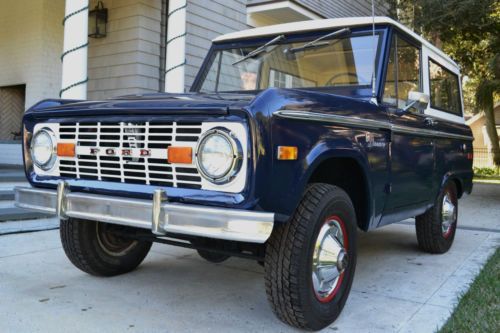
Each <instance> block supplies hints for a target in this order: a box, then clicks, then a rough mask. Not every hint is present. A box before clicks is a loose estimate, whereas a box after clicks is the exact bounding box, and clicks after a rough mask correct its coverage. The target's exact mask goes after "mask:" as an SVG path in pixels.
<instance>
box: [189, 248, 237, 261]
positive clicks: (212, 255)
mask: <svg viewBox="0 0 500 333" xmlns="http://www.w3.org/2000/svg"><path fill="white" fill-rule="evenodd" d="M197 251H198V254H199V255H200V257H202V258H203V259H205V260H206V261H210V262H213V263H214V264H218V263H221V262H223V261H226V260H227V259H229V258H230V256H228V255H225V254H221V253H216V252H212V251H206V250H197Z"/></svg>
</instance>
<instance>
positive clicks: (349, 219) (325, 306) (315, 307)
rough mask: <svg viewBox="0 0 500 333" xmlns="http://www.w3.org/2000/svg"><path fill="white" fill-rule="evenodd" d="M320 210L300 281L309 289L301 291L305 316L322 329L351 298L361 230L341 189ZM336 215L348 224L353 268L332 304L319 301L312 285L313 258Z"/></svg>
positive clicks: (311, 230)
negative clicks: (327, 223)
mask: <svg viewBox="0 0 500 333" xmlns="http://www.w3.org/2000/svg"><path fill="white" fill-rule="evenodd" d="M316 208H317V209H316V210H315V213H314V214H313V215H312V216H311V219H310V222H311V223H314V224H313V226H312V227H311V228H309V229H308V232H307V241H306V244H307V248H306V249H305V251H304V255H303V256H301V259H300V267H304V269H303V270H301V274H300V279H301V280H302V281H301V285H303V286H306V288H304V289H303V290H302V291H301V294H302V295H301V296H302V299H303V300H304V301H305V306H304V309H305V315H306V316H308V317H309V321H310V322H314V321H316V325H314V326H316V327H319V328H321V327H324V326H326V325H328V324H330V323H331V322H332V321H333V320H335V319H336V318H337V316H338V315H339V314H340V312H341V311H342V308H343V307H344V304H345V302H346V300H347V297H348V295H349V292H350V289H351V285H352V280H353V278H354V272H355V268H356V259H357V243H356V238H357V237H356V232H357V227H356V215H355V211H354V208H353V206H352V203H351V201H350V199H349V196H348V195H347V194H346V193H345V192H344V191H343V190H340V189H339V188H336V191H333V192H329V193H328V195H326V196H324V197H323V198H322V200H321V202H320V203H319V204H318V206H317V207H316ZM332 215H335V216H338V217H339V218H340V219H341V220H342V222H343V223H344V226H345V229H346V232H347V240H348V249H347V253H348V258H349V265H348V267H347V269H346V270H345V271H344V277H343V280H342V283H341V285H340V287H339V289H338V290H337V292H336V294H335V296H334V297H333V298H332V299H331V300H330V301H329V302H327V303H322V302H320V301H319V300H318V299H317V298H316V295H315V292H314V289H313V285H312V258H313V252H314V244H315V241H316V239H317V237H318V234H319V231H320V229H321V227H322V226H323V224H324V223H325V221H326V219H327V218H328V217H330V216H332Z"/></svg>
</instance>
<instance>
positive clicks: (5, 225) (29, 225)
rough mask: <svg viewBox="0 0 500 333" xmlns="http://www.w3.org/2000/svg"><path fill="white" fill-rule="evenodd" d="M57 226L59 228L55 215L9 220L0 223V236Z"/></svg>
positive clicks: (49, 228) (51, 228) (50, 228)
mask: <svg viewBox="0 0 500 333" xmlns="http://www.w3.org/2000/svg"><path fill="white" fill-rule="evenodd" d="M57 228H59V219H57V218H55V217H53V218H48V219H37V220H25V221H9V222H2V223H0V236H3V235H10V234H19V233H24V232H34V231H44V230H53V229H57Z"/></svg>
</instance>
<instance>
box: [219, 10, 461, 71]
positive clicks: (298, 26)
mask: <svg viewBox="0 0 500 333" xmlns="http://www.w3.org/2000/svg"><path fill="white" fill-rule="evenodd" d="M372 23H373V17H372V16H364V17H343V18H334V19H322V20H307V21H300V22H291V23H283V24H276V25H269V26H265V27H258V28H253V29H247V30H242V31H236V32H231V33H228V34H225V35H222V36H219V37H217V38H215V39H214V40H213V42H226V41H231V40H237V39H247V38H254V37H262V36H269V35H278V34H285V33H294V32H305V31H315V30H326V29H330V28H343V27H353V26H362V25H370V24H372ZM383 23H385V24H389V25H393V26H395V27H397V28H398V29H400V30H402V31H404V32H405V33H407V34H408V35H410V36H412V37H413V38H415V39H416V40H418V41H420V42H421V43H422V45H424V46H425V47H427V48H429V49H431V50H432V51H434V52H435V53H437V54H438V55H440V56H441V57H443V58H445V59H446V60H447V61H449V62H450V63H451V64H453V65H454V66H456V67H457V68H458V67H459V66H458V64H457V63H456V62H454V61H453V60H452V59H451V58H450V57H449V56H448V55H446V53H444V52H443V51H441V50H440V49H438V48H437V47H435V46H434V45H432V44H431V43H429V42H428V41H427V40H425V39H424V38H422V37H421V36H420V35H418V34H416V33H415V32H414V31H412V30H410V29H409V28H407V27H405V26H404V25H402V24H401V23H399V22H397V21H395V20H393V19H391V18H389V17H385V16H376V17H375V24H383Z"/></svg>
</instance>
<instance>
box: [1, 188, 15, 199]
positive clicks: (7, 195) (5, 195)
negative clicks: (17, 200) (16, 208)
mask: <svg viewBox="0 0 500 333" xmlns="http://www.w3.org/2000/svg"><path fill="white" fill-rule="evenodd" d="M10 200H14V191H10V190H0V201H10Z"/></svg>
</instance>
